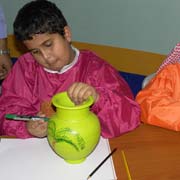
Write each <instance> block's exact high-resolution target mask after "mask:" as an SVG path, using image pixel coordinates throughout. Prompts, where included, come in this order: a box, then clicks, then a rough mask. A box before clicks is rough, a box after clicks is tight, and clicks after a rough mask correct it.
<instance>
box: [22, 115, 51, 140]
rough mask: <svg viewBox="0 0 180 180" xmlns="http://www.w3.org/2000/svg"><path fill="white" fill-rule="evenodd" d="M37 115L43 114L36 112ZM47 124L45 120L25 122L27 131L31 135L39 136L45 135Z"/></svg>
mask: <svg viewBox="0 0 180 180" xmlns="http://www.w3.org/2000/svg"><path fill="white" fill-rule="evenodd" d="M38 116H40V117H44V116H45V115H42V113H38ZM47 125H48V122H45V121H44V120H38V121H28V122H26V127H27V130H28V132H29V133H30V134H31V135H33V136H35V137H39V138H43V137H45V136H47Z"/></svg>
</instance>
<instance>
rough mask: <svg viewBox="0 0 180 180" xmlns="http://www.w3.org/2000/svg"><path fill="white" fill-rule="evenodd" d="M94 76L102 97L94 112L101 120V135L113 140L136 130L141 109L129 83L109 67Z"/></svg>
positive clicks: (103, 67) (103, 68)
mask: <svg viewBox="0 0 180 180" xmlns="http://www.w3.org/2000/svg"><path fill="white" fill-rule="evenodd" d="M103 71H104V72H105V73H104V72H103ZM103 74H104V75H103ZM92 76H93V77H94V81H95V82H96V83H94V84H93V85H94V86H95V87H96V90H97V91H98V93H99V95H100V99H99V100H98V102H97V103H96V104H95V105H94V106H93V108H92V110H93V111H94V112H95V113H96V114H97V116H98V117H99V119H100V123H101V135H102V136H103V137H105V138H112V137H117V136H120V135H122V134H124V133H126V132H129V131H131V130H133V129H135V128H136V127H137V126H138V125H139V122H140V120H139V119H140V107H139V105H138V104H137V103H136V102H135V101H134V98H133V95H132V92H131V90H130V88H129V86H128V85H127V83H126V82H125V81H124V80H123V79H122V77H121V76H120V75H119V74H118V73H117V72H116V70H115V69H113V68H112V67H110V66H109V65H104V66H102V67H101V69H99V71H98V73H96V75H95V74H94V75H92ZM93 77H92V79H93ZM92 79H91V80H92Z"/></svg>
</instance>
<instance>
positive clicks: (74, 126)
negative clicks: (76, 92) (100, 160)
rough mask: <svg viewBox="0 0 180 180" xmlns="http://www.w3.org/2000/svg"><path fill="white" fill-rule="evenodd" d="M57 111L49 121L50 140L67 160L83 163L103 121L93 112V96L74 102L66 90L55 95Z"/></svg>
mask: <svg viewBox="0 0 180 180" xmlns="http://www.w3.org/2000/svg"><path fill="white" fill-rule="evenodd" d="M52 103H53V105H54V106H55V107H56V113H55V114H54V115H53V116H52V117H51V118H50V120H49V123H48V136H47V137H48V141H49V144H50V146H51V147H52V149H53V150H54V151H55V152H56V153H57V154H58V155H59V156H60V157H62V158H63V159H64V160H65V161H66V162H68V163H71V164H77V163H81V162H83V161H84V160H85V159H86V157H87V156H88V155H89V154H90V153H91V152H92V151H93V150H94V149H95V147H96V145H97V143H98V141H99V138H100V124H99V120H98V118H97V116H96V115H95V114H94V113H93V112H91V111H90V109H89V107H90V106H91V105H92V104H93V98H92V97H89V98H88V99H87V100H86V101H85V102H84V103H83V104H81V105H75V104H74V103H73V102H72V101H71V100H70V98H69V97H68V95H67V92H62V93H59V94H56V95H55V96H53V98H52Z"/></svg>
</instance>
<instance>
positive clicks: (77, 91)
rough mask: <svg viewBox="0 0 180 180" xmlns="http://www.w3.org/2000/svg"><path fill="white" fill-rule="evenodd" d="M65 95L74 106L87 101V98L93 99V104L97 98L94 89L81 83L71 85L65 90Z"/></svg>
mask: <svg viewBox="0 0 180 180" xmlns="http://www.w3.org/2000/svg"><path fill="white" fill-rule="evenodd" d="M67 93H68V96H69V97H70V99H71V100H72V101H73V102H74V103H75V104H81V103H82V102H83V101H85V100H87V99H88V97H89V96H92V97H93V98H94V102H96V101H97V100H98V98H99V94H98V93H97V92H96V89H95V88H94V87H92V86H90V85H88V84H85V83H81V82H76V83H73V84H72V85H71V86H70V87H69V89H68V90H67Z"/></svg>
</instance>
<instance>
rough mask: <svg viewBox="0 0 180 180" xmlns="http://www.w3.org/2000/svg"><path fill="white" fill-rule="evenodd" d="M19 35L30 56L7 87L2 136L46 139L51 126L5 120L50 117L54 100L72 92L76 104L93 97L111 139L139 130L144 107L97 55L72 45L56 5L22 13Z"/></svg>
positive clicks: (41, 4) (34, 5)
mask: <svg viewBox="0 0 180 180" xmlns="http://www.w3.org/2000/svg"><path fill="white" fill-rule="evenodd" d="M14 34H15V36H16V38H17V39H18V40H20V41H22V42H23V44H24V45H25V46H26V47H27V49H28V51H29V52H28V53H26V54H24V55H22V56H21V57H20V58H19V59H18V61H17V62H16V64H15V65H14V67H13V69H12V71H11V73H10V74H9V76H8V77H7V79H6V80H5V82H4V83H3V95H2V97H1V98H0V132H1V134H4V135H11V136H12V135H13V136H16V137H20V138H28V137H32V136H35V137H45V136H46V135H47V132H46V131H47V123H46V122H43V121H36V122H31V121H30V122H27V123H26V122H19V121H18V122H17V121H12V120H7V119H5V118H4V115H5V114H6V113H16V114H21V115H23V114H24V115H35V114H38V115H40V116H50V113H49V109H50V105H49V106H48V104H50V103H49V102H50V101H51V98H52V96H53V95H55V94H56V93H58V92H62V91H67V93H68V95H69V97H70V98H71V100H72V101H73V102H74V103H75V104H80V103H82V102H83V101H84V100H86V99H87V98H88V97H89V96H93V98H94V102H95V103H94V104H93V106H92V107H91V110H92V111H93V112H94V113H95V114H96V115H97V116H98V117H99V120H100V124H101V135H102V136H103V137H105V138H112V137H116V136H119V135H121V134H123V133H125V132H128V131H130V130H133V129H134V128H136V127H137V126H138V125H139V113H140V110H139V106H138V104H137V103H136V102H135V101H134V99H133V95H132V92H131V90H130V88H129V87H128V85H127V83H126V82H125V81H124V80H123V79H122V78H121V77H120V76H119V74H118V72H117V71H116V70H115V69H114V68H113V67H111V66H110V65H109V64H107V63H106V62H104V61H103V60H102V59H100V58H99V57H97V56H96V55H95V54H94V53H92V52H90V51H85V50H84V51H79V50H78V49H76V48H75V47H73V46H72V45H71V30H70V28H69V26H68V24H67V22H66V20H65V18H64V16H63V14H62V13H61V11H60V10H59V9H58V8H57V6H56V5H55V4H54V3H52V2H50V1H46V0H37V1H31V2H30V3H27V4H26V5H25V6H24V7H23V8H21V9H20V11H19V12H18V14H17V17H16V19H15V22H14ZM44 107H45V108H44Z"/></svg>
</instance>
